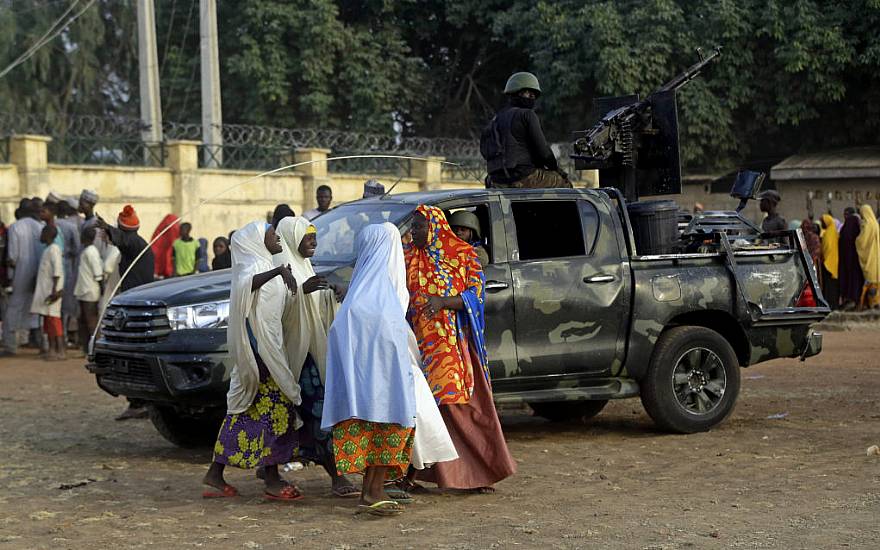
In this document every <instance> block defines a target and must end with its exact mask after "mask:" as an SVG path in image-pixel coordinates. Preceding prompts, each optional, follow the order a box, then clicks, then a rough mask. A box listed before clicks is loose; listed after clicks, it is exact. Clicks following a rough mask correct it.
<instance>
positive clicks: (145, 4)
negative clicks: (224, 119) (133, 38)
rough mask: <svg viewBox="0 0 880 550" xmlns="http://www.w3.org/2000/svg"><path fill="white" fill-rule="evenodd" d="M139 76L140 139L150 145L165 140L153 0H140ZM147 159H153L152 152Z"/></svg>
mask: <svg viewBox="0 0 880 550" xmlns="http://www.w3.org/2000/svg"><path fill="white" fill-rule="evenodd" d="M137 23H138V67H139V71H138V76H139V83H140V92H141V121H142V122H143V123H144V125H145V129H144V130H143V131H141V139H142V140H143V142H144V143H145V144H146V145H147V147H154V146H156V145H158V144H159V143H160V142H161V141H162V101H161V98H160V97H159V55H158V53H157V52H156V12H155V9H154V7H153V0H138V3H137ZM144 157H145V158H144V160H146V161H147V163H148V164H152V163H151V162H150V153H149V151H144Z"/></svg>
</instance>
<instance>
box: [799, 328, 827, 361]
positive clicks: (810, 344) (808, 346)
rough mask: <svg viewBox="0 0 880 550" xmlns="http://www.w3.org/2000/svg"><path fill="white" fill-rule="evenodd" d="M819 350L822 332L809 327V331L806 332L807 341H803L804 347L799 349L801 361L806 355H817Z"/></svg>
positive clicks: (820, 350) (820, 348)
mask: <svg viewBox="0 0 880 550" xmlns="http://www.w3.org/2000/svg"><path fill="white" fill-rule="evenodd" d="M821 352H822V333H821V332H815V331H814V330H813V329H810V332H809V333H808V334H807V341H806V342H805V343H804V349H802V350H801V354H800V357H801V361H804V360H806V358H807V357H813V356H814V355H819V354H820V353H821Z"/></svg>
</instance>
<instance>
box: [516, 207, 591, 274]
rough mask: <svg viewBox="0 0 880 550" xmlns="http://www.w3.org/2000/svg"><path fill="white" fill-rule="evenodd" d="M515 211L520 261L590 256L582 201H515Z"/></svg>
mask: <svg viewBox="0 0 880 550" xmlns="http://www.w3.org/2000/svg"><path fill="white" fill-rule="evenodd" d="M511 208H512V209H513V221H514V223H515V224H516V241H517V244H518V245H519V259H520V260H541V259H545V258H565V257H567V256H583V255H585V254H586V247H585V246H584V231H583V226H582V225H581V213H580V210H579V208H578V201H535V202H526V201H514V202H513V203H512V204H511Z"/></svg>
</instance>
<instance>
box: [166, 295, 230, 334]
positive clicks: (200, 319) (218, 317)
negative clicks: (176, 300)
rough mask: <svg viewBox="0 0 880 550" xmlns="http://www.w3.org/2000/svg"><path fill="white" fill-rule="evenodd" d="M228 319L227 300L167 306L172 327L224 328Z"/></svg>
mask: <svg viewBox="0 0 880 550" xmlns="http://www.w3.org/2000/svg"><path fill="white" fill-rule="evenodd" d="M228 321H229V300H226V301H223V302H211V303H209V304H196V305H193V306H180V307H169V308H168V322H169V323H170V324H171V328H172V329H175V330H177V329H184V328H224V327H226V323H227V322H228Z"/></svg>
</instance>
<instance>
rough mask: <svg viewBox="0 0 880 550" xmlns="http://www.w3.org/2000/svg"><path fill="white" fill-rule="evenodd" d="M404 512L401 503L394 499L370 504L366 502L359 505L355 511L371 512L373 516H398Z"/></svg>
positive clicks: (357, 512)
mask: <svg viewBox="0 0 880 550" xmlns="http://www.w3.org/2000/svg"><path fill="white" fill-rule="evenodd" d="M401 512H403V508H402V507H401V506H400V504H398V503H396V502H394V501H393V500H380V501H379V502H376V503H373V504H370V505H369V506H367V505H366V504H361V505H359V506H358V509H357V510H356V511H355V514H370V515H371V516H383V517H388V516H396V515H399V514H400V513H401Z"/></svg>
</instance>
